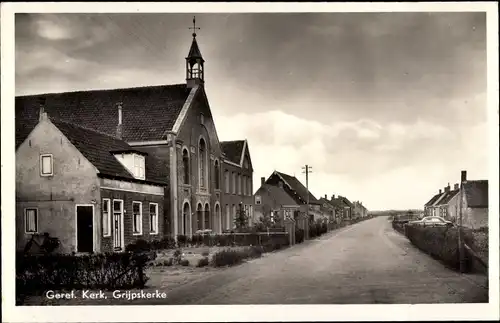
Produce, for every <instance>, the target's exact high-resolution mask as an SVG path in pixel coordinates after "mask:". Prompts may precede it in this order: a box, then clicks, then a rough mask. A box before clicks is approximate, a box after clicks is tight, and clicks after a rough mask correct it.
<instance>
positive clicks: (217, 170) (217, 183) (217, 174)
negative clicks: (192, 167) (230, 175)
mask: <svg viewBox="0 0 500 323" xmlns="http://www.w3.org/2000/svg"><path fill="white" fill-rule="evenodd" d="M214 168H215V169H214V170H215V172H214V173H215V174H214V176H215V189H216V190H218V189H220V166H219V161H218V160H216V161H215V166H214Z"/></svg>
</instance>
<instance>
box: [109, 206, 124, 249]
mask: <svg viewBox="0 0 500 323" xmlns="http://www.w3.org/2000/svg"><path fill="white" fill-rule="evenodd" d="M122 215H123V201H122V200H113V228H112V230H114V231H113V247H114V248H115V250H121V249H122V247H123V246H122V229H123V228H122Z"/></svg>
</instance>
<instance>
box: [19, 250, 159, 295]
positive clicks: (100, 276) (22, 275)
mask: <svg viewBox="0 0 500 323" xmlns="http://www.w3.org/2000/svg"><path fill="white" fill-rule="evenodd" d="M155 256H156V255H155V254H154V253H153V254H149V253H129V252H125V253H109V254H92V255H82V256H77V255H66V254H49V255H27V254H18V255H17V256H16V297H17V301H18V303H22V301H23V300H24V297H25V296H28V295H36V294H38V293H40V292H43V291H46V290H71V289H103V290H104V289H107V290H113V289H118V288H120V289H132V288H143V287H144V286H145V284H146V282H147V281H148V280H149V278H148V277H147V276H146V275H145V268H146V267H147V266H148V265H149V263H150V260H152V259H154V258H155Z"/></svg>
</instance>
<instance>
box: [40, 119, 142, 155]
mask: <svg viewBox="0 0 500 323" xmlns="http://www.w3.org/2000/svg"><path fill="white" fill-rule="evenodd" d="M49 120H50V121H55V122H60V123H64V124H68V125H71V126H73V127H77V128H80V129H84V130H87V131H91V132H93V133H97V134H100V135H103V136H106V137H110V138H112V139H114V140H116V141H121V142H123V143H125V144H127V145H128V146H130V145H129V144H128V143H127V142H126V141H125V140H123V139H120V138H117V137H115V136H112V135H110V134H108V133H105V132H102V131H99V130H97V129H93V128H88V127H84V126H81V125H79V124H75V123H72V122H69V121H67V120H63V119H59V118H54V117H51V116H49ZM130 147H131V148H132V146H130Z"/></svg>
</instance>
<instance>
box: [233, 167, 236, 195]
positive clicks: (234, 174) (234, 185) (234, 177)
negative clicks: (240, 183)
mask: <svg viewBox="0 0 500 323" xmlns="http://www.w3.org/2000/svg"><path fill="white" fill-rule="evenodd" d="M232 192H233V194H236V173H235V172H233V190H232Z"/></svg>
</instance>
